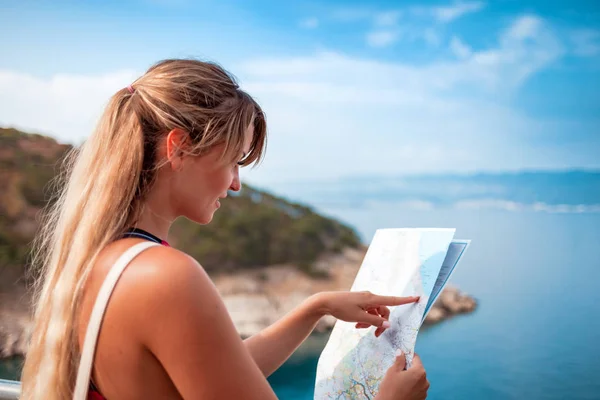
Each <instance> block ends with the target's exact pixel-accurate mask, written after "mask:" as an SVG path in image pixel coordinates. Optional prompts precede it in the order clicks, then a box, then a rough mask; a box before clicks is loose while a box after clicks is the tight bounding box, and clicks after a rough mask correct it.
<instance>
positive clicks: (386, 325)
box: [381, 321, 392, 329]
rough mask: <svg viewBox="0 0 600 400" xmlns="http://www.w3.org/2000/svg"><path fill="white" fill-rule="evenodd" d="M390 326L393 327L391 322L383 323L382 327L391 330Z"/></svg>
mask: <svg viewBox="0 0 600 400" xmlns="http://www.w3.org/2000/svg"><path fill="white" fill-rule="evenodd" d="M390 326H392V325H390V321H383V324H381V327H382V328H385V329H387V328H389V327H390Z"/></svg>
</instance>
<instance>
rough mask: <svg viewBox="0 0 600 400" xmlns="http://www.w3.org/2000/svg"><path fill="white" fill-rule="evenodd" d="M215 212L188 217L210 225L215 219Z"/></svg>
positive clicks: (201, 223)
mask: <svg viewBox="0 0 600 400" xmlns="http://www.w3.org/2000/svg"><path fill="white" fill-rule="evenodd" d="M213 215H214V213H202V214H198V215H194V216H193V217H191V216H190V217H188V219H190V220H192V221H194V222H195V223H197V224H200V225H208V224H209V223H210V222H211V221H212V219H213Z"/></svg>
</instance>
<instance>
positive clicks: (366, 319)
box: [314, 292, 419, 336]
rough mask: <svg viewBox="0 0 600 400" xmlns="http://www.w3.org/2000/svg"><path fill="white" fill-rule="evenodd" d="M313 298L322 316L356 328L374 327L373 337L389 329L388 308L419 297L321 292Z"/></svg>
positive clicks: (410, 301) (416, 299)
mask: <svg viewBox="0 0 600 400" xmlns="http://www.w3.org/2000/svg"><path fill="white" fill-rule="evenodd" d="M314 296H315V299H316V302H317V307H319V310H320V311H321V313H322V314H323V315H331V316H333V317H335V318H337V319H340V320H342V321H346V322H357V324H356V327H357V328H368V327H370V326H376V327H377V329H376V330H375V336H379V335H381V334H382V333H383V332H384V331H385V330H386V329H387V328H389V327H390V323H389V321H388V320H389V317H390V310H389V308H388V306H399V305H402V304H409V303H414V302H417V301H419V297H395V296H378V295H376V294H373V293H371V292H321V293H317V294H316V295H314Z"/></svg>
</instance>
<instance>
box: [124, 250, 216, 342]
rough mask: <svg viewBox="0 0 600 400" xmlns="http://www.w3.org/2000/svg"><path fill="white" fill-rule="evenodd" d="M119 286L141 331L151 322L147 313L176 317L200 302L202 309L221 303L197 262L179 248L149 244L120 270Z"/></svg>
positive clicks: (156, 315) (206, 275) (155, 315)
mask: <svg viewBox="0 0 600 400" xmlns="http://www.w3.org/2000/svg"><path fill="white" fill-rule="evenodd" d="M119 289H120V292H121V293H122V294H125V295H126V299H125V300H126V302H127V303H128V306H127V307H126V308H127V309H128V311H129V312H130V315H131V316H130V317H131V318H133V319H135V320H136V322H137V323H138V326H139V327H140V328H141V331H142V332H144V331H145V330H144V329H143V328H145V327H148V326H149V325H152V324H154V323H155V321H153V320H152V318H149V317H151V316H154V317H158V316H162V317H163V318H164V317H165V315H171V316H173V317H174V318H176V317H177V316H178V315H179V314H181V313H182V312H185V310H186V309H188V311H189V308H191V307H199V305H200V304H202V305H203V307H201V308H202V309H205V307H204V306H206V305H207V304H210V303H215V304H213V306H216V307H217V308H218V304H219V303H222V302H221V299H220V295H219V293H218V291H217V290H216V288H215V286H214V285H213V283H212V281H211V280H210V277H209V276H208V274H207V273H206V272H205V271H204V269H203V268H202V266H201V265H200V263H199V262H198V261H197V260H195V259H194V258H193V257H191V256H189V255H188V254H186V253H184V252H182V251H180V250H177V249H175V248H171V247H165V246H156V247H151V248H149V249H146V250H145V251H143V252H142V253H141V254H139V255H138V256H137V257H135V258H134V259H133V260H132V262H131V264H130V265H129V266H128V267H127V269H126V270H125V272H124V273H123V276H122V277H121V280H120V282H119ZM221 311H223V310H221ZM163 313H164V315H163ZM162 322H164V319H163V320H162ZM145 339H148V338H145Z"/></svg>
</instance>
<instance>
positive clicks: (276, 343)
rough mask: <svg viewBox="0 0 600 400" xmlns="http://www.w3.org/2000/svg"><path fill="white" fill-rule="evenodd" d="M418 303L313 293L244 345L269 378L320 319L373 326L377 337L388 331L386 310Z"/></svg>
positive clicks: (362, 295)
mask: <svg viewBox="0 0 600 400" xmlns="http://www.w3.org/2000/svg"><path fill="white" fill-rule="evenodd" d="M418 300H419V298H418V297H394V296H377V295H375V294H372V293H369V292H322V293H317V294H315V295H312V296H310V297H309V298H308V299H306V300H305V301H304V302H302V304H300V305H299V306H298V307H296V308H295V309H294V310H292V311H291V312H289V313H288V314H287V315H285V316H284V317H283V318H282V319H280V320H279V321H277V322H275V323H274V324H273V325H271V326H269V327H267V328H266V329H264V330H263V331H261V332H260V333H257V334H256V335H253V336H251V337H249V338H248V339H246V340H245V341H244V343H245V344H246V348H247V349H248V351H249V353H250V354H251V355H252V358H253V359H254V362H255V363H256V364H257V365H258V367H259V368H260V370H261V371H262V372H263V374H264V375H265V376H269V375H271V374H272V373H273V372H275V370H277V368H279V367H280V366H281V365H282V364H283V363H284V362H285V361H286V360H287V359H288V358H289V357H290V356H291V355H292V353H293V352H294V351H295V350H296V349H297V348H298V346H300V345H301V344H302V342H304V340H305V339H306V338H307V337H308V335H310V333H311V332H312V331H313V329H314V328H315V326H316V324H317V322H318V321H319V319H320V318H321V317H322V316H324V315H332V316H334V317H335V318H337V319H341V320H343V321H347V322H357V323H358V324H357V325H356V327H357V328H368V327H371V326H376V327H378V328H377V329H376V330H375V335H376V336H379V335H381V333H383V331H385V329H386V328H387V327H389V322H387V319H388V318H389V315H390V313H389V309H388V308H387V307H386V306H398V305H402V304H408V303H413V302H416V301H418ZM386 323H387V324H386Z"/></svg>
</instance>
